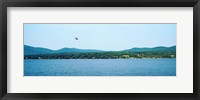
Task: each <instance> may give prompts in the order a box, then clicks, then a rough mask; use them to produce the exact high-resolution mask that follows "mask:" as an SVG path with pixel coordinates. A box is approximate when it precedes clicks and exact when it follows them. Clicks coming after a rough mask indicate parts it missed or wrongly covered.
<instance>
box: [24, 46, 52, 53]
mask: <svg viewBox="0 0 200 100" xmlns="http://www.w3.org/2000/svg"><path fill="white" fill-rule="evenodd" d="M52 52H53V50H50V49H46V48H40V47H31V46H27V45H24V55H33V54H49V53H52Z"/></svg>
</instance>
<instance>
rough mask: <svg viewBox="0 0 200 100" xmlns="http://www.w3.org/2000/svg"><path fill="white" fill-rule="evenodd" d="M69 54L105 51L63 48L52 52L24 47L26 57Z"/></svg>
mask: <svg viewBox="0 0 200 100" xmlns="http://www.w3.org/2000/svg"><path fill="white" fill-rule="evenodd" d="M69 52H103V51H102V50H93V49H77V48H62V49H59V50H51V49H46V48H40V47H31V46H27V45H24V55H35V54H53V53H69Z"/></svg>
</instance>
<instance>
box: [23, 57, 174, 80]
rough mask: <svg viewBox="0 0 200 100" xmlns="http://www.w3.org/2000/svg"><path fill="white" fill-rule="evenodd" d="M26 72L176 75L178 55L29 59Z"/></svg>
mask: <svg viewBox="0 0 200 100" xmlns="http://www.w3.org/2000/svg"><path fill="white" fill-rule="evenodd" d="M24 76H176V59H175V58H174V59H169V58H160V59H36V60H30V59H29V60H24Z"/></svg>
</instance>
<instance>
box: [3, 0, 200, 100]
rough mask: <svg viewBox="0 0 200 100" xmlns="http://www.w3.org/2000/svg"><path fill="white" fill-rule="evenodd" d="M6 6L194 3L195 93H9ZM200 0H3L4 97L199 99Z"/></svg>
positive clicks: (18, 99)
mask: <svg viewBox="0 0 200 100" xmlns="http://www.w3.org/2000/svg"><path fill="white" fill-rule="evenodd" d="M7 7H193V88H194V92H193V93H7ZM199 40H200V0H1V1H0V98H1V100H45V99H51V100H54V99H55V100H79V99H80V100H84V99H85V100H86V99H87V100H88V99H90V100H97V99H99V100H100V99H105V100H112V99H122V100H124V99H130V100H200V95H199V93H200V92H199V87H200V84H199V83H200V82H199V81H200V79H199V78H200V77H199V75H200V74H199V73H200V68H199V65H200V63H199V57H200V55H199V50H200V49H199V48H200V46H199V42H200V41H199Z"/></svg>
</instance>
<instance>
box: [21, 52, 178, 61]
mask: <svg viewBox="0 0 200 100" xmlns="http://www.w3.org/2000/svg"><path fill="white" fill-rule="evenodd" d="M132 58H176V51H148V52H125V51H119V52H87V53H86V52H82V53H81V52H79V53H77V52H74V53H73V52H71V53H54V54H37V55H25V56H24V59H132Z"/></svg>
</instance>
